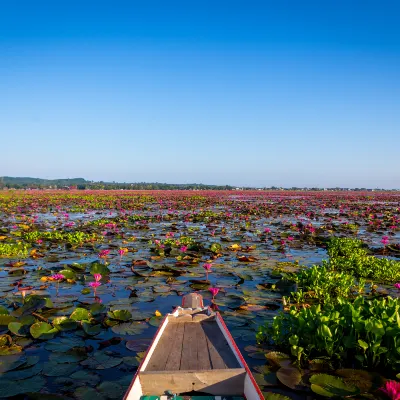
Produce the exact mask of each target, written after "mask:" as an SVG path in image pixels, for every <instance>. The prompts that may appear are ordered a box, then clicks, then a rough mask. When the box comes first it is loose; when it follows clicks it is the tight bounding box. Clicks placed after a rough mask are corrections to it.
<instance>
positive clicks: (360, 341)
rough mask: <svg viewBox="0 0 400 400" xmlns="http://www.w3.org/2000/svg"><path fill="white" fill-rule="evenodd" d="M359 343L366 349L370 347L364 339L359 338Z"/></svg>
mask: <svg viewBox="0 0 400 400" xmlns="http://www.w3.org/2000/svg"><path fill="white" fill-rule="evenodd" d="M358 344H359V345H360V347H361V348H362V349H363V350H364V351H367V349H368V347H369V346H368V343H366V342H364V340H361V339H359V340H358Z"/></svg>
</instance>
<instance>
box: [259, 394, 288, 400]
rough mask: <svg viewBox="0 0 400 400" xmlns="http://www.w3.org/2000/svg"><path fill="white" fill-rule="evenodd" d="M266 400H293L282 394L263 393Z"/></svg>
mask: <svg viewBox="0 0 400 400" xmlns="http://www.w3.org/2000/svg"><path fill="white" fill-rule="evenodd" d="M263 395H264V399H265V400H291V398H290V397H287V396H284V395H283V394H280V393H272V392H263Z"/></svg>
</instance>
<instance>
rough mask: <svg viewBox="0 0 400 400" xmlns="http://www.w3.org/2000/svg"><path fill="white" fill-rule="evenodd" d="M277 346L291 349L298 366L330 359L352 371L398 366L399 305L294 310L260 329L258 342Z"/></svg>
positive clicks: (378, 302)
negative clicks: (363, 368) (313, 360)
mask: <svg viewBox="0 0 400 400" xmlns="http://www.w3.org/2000/svg"><path fill="white" fill-rule="evenodd" d="M271 340H272V341H273V342H274V343H275V344H276V345H278V346H280V347H282V348H290V350H291V353H292V355H293V356H295V357H296V359H297V360H298V362H299V364H300V365H304V364H305V362H306V361H309V360H312V359H314V358H321V357H322V358H323V357H328V359H329V360H332V361H333V362H336V363H338V364H339V365H340V366H346V367H350V368H354V367H355V366H356V367H360V366H361V367H367V368H376V367H381V368H382V367H384V368H388V369H391V370H393V371H394V372H395V371H396V370H398V369H399V367H400V357H399V349H400V300H399V299H392V298H391V297H388V298H384V299H375V300H372V301H367V300H365V299H364V298H363V297H362V296H359V297H357V298H356V300H355V301H354V302H353V301H350V300H345V299H338V300H337V302H335V303H329V304H326V305H324V306H321V305H313V306H311V307H309V308H300V309H297V308H296V307H291V309H290V311H289V312H288V313H281V314H280V315H279V316H277V317H275V318H274V320H273V323H272V325H270V324H266V325H265V326H262V327H260V329H259V332H258V333H257V341H258V342H259V343H262V342H265V341H271Z"/></svg>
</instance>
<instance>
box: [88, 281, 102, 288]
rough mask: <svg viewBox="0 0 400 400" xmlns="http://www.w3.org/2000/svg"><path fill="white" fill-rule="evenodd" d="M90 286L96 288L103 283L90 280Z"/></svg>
mask: <svg viewBox="0 0 400 400" xmlns="http://www.w3.org/2000/svg"><path fill="white" fill-rule="evenodd" d="M89 286H90V287H92V288H94V289H96V288H98V287H99V286H101V283H100V282H89Z"/></svg>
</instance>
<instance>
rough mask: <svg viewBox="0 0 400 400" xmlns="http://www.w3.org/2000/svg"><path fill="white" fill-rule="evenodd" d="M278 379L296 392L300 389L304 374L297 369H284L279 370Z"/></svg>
mask: <svg viewBox="0 0 400 400" xmlns="http://www.w3.org/2000/svg"><path fill="white" fill-rule="evenodd" d="M276 376H277V378H278V379H279V381H280V382H281V383H283V384H284V385H285V386H287V387H289V388H290V389H293V390H296V389H298V385H299V384H300V382H301V377H302V374H301V372H300V371H299V370H298V369H297V368H295V367H283V368H279V370H278V371H277V373H276Z"/></svg>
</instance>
